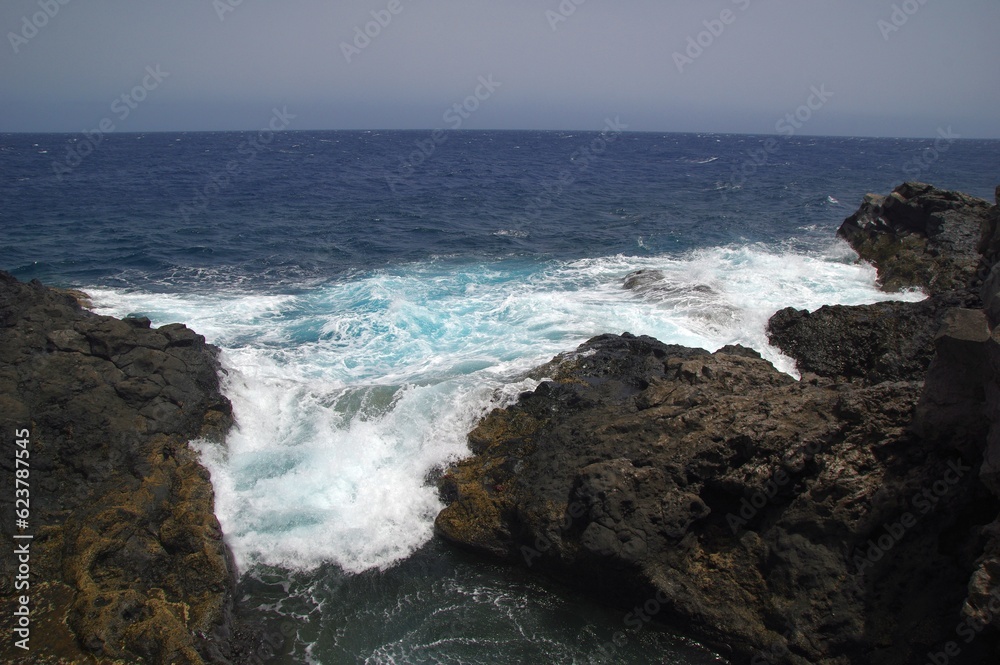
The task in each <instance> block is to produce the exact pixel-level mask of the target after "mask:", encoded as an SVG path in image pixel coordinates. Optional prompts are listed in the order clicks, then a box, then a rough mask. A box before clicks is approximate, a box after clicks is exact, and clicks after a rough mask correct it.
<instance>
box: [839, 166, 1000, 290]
mask: <svg viewBox="0 0 1000 665" xmlns="http://www.w3.org/2000/svg"><path fill="white" fill-rule="evenodd" d="M991 208H992V206H991V205H990V203H989V202H987V201H984V200H982V199H978V198H975V197H973V196H968V195H967V194H962V193H961V192H953V191H948V190H941V189H937V188H936V187H933V186H932V185H928V184H924V183H919V182H907V183H903V184H902V185H900V186H899V187H897V188H896V189H895V190H893V192H892V193H891V194H890V195H889V196H881V195H878V194H868V195H867V196H866V197H865V199H864V202H863V203H862V205H861V208H860V209H859V210H858V211H857V212H856V213H855V214H854V215H852V216H851V217H849V218H847V219H846V220H845V221H844V223H843V225H841V227H840V230H839V231H838V234H839V235H840V236H842V237H843V238H845V239H846V240H847V241H848V242H849V243H850V244H851V247H853V248H854V249H855V250H856V251H857V252H858V254H859V255H860V256H861V258H862V259H864V260H866V261H869V262H871V263H873V264H874V265H875V266H876V267H877V268H878V276H879V281H880V283H881V284H882V286H883V287H884V288H885V289H886V290H887V291H898V290H901V289H905V288H914V287H915V288H922V289H925V290H927V292H928V293H930V294H935V293H943V292H946V291H953V290H956V289H967V288H969V287H972V286H979V283H980V281H981V279H982V275H981V273H980V270H979V269H980V260H981V255H980V253H979V246H980V244H981V242H982V237H983V233H984V228H985V226H986V225H987V223H988V219H989V215H990V213H991Z"/></svg>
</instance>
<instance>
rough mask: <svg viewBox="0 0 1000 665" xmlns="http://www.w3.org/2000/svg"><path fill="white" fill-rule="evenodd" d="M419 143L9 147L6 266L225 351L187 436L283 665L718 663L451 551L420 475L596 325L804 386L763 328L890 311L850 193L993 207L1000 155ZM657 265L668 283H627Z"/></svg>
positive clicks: (385, 135)
mask: <svg viewBox="0 0 1000 665" xmlns="http://www.w3.org/2000/svg"><path fill="white" fill-rule="evenodd" d="M431 136H432V135H431V133H430V132H287V133H279V134H274V135H259V134H256V133H181V134H171V133H163V134H142V135H138V134H129V135H125V134H122V135H110V136H107V137H105V138H104V139H103V140H102V141H100V142H99V143H97V144H96V145H94V144H93V142H92V141H90V140H88V139H86V138H85V137H84V136H83V135H56V134H46V135H0V268H2V269H5V270H9V271H10V272H13V273H14V274H15V275H16V276H18V277H19V278H21V279H23V280H27V279H31V278H39V279H41V280H42V281H45V282H47V283H50V284H55V285H62V286H73V287H77V288H82V289H84V290H86V291H88V292H89V293H90V294H91V295H92V296H93V300H94V305H95V309H96V310H97V311H100V312H102V313H109V314H114V315H117V316H124V315H127V314H143V315H146V316H149V317H150V318H151V319H153V320H154V323H155V324H163V323H168V322H173V321H181V322H184V323H187V324H188V325H190V326H191V327H193V328H194V329H195V330H197V331H198V332H200V333H202V334H205V335H206V336H207V337H208V338H209V340H210V341H211V342H213V343H215V344H217V345H219V346H220V347H221V348H222V349H223V362H224V365H225V367H226V369H227V374H226V375H225V377H224V383H225V390H226V392H227V394H228V395H229V397H230V398H231V399H232V401H233V404H234V407H235V410H236V415H237V419H238V428H237V429H236V430H234V431H233V432H232V434H231V435H230V436H229V438H228V440H227V441H226V442H225V444H224V445H218V444H209V443H202V442H199V443H196V446H197V447H198V448H199V450H200V451H201V453H202V456H203V459H204V461H205V463H206V465H207V466H208V467H209V469H210V470H211V472H212V478H213V483H214V485H215V488H216V495H217V512H218V514H219V518H220V520H221V521H222V524H223V527H224V530H225V532H226V538H227V540H228V542H229V544H230V546H231V547H232V549H233V551H234V553H235V555H236V559H237V563H238V565H239V568H240V572H241V574H242V583H241V592H242V593H243V594H244V595H245V597H246V599H247V603H248V605H249V606H251V607H259V608H260V610H261V612H262V613H266V615H267V616H270V617H276V618H275V619H274V620H275V621H276V622H278V623H279V624H280V626H281V627H282V628H283V629H284V632H285V633H286V635H287V636H288V637H289V640H288V646H287V649H286V652H287V653H286V654H285V655H284V656H283V657H282V660H281V662H284V663H300V662H309V663H324V664H332V663H355V662H364V663H520V662H529V661H538V662H552V663H590V662H600V661H599V658H600V654H601V652H600V651H599V647H600V645H602V644H606V643H607V642H608V641H609V640H610V639H611V638H612V636H614V635H615V634H619V642H620V644H617V645H614V646H613V647H612V648H611V649H610V661H609V662H621V663H660V662H664V663H685V664H701V663H712V662H719V661H717V659H716V658H715V656H713V655H712V654H711V653H710V651H708V650H706V649H704V648H702V647H699V646H698V645H697V644H694V643H691V642H689V641H687V640H685V639H683V638H680V637H677V636H674V635H672V634H671V633H670V632H669V631H668V630H666V629H665V628H663V627H660V626H656V625H649V626H647V627H645V628H643V629H642V630H638V631H637V630H635V629H633V628H629V627H627V626H626V625H625V622H624V619H625V615H626V612H627V608H625V609H623V608H606V607H601V606H599V605H596V604H594V603H592V602H589V601H588V600H586V599H585V597H583V596H581V595H578V594H575V593H570V592H568V591H566V590H564V589H559V588H557V587H555V586H554V585H553V584H551V583H549V582H547V581H546V580H544V579H540V578H537V577H534V576H532V575H531V574H530V572H528V571H523V570H520V569H515V568H510V567H506V566H500V565H495V564H492V563H489V562H483V561H481V560H477V559H475V558H474V557H470V556H468V555H464V554H462V553H458V552H455V551H454V550H452V549H450V548H448V547H445V546H443V545H442V544H441V543H439V542H437V541H435V540H434V539H433V537H432V522H433V518H434V515H435V514H436V513H437V511H438V510H439V509H440V507H441V506H440V503H439V500H438V498H437V496H436V494H435V492H434V490H433V488H432V487H431V486H429V485H428V483H427V482H426V478H427V476H428V474H429V473H431V472H432V471H433V470H434V469H435V468H438V467H440V466H441V465H442V464H445V463H447V462H448V461H449V460H454V459H456V458H458V457H461V456H463V455H465V454H467V449H466V446H465V433H466V432H467V431H468V430H469V429H470V428H471V427H472V425H473V424H474V423H475V422H476V420H477V419H478V418H479V417H481V416H482V415H483V414H484V413H486V412H487V411H488V410H489V409H490V408H492V407H494V406H498V405H503V404H505V403H508V402H509V401H510V400H512V399H514V397H515V396H516V395H517V394H518V393H519V392H520V391H522V390H525V389H528V388H530V387H532V386H533V385H534V383H533V382H532V381H531V380H528V379H526V378H524V372H525V371H526V370H527V369H529V368H531V367H533V366H535V365H537V364H539V363H541V362H544V361H546V360H548V359H549V358H551V357H552V356H553V355H555V354H556V353H559V352H562V351H566V350H569V349H572V348H573V347H575V346H576V345H577V344H579V343H580V342H582V341H584V340H586V339H587V338H589V337H590V336H592V335H595V334H599V333H603V332H623V331H626V330H627V331H630V332H632V333H636V334H651V335H654V336H656V337H658V338H660V339H662V340H664V341H667V342H675V343H682V344H688V345H693V346H702V347H705V348H708V349H710V350H714V349H715V348H718V347H720V346H722V345H724V344H728V343H742V344H746V345H750V346H753V347H755V348H757V349H758V350H760V351H761V352H762V353H763V354H764V355H765V357H767V358H768V359H770V360H772V362H774V363H775V364H776V365H777V366H778V367H779V368H781V369H783V370H786V371H791V370H792V366H791V363H790V362H789V361H788V359H787V358H784V357H782V356H781V355H780V354H778V353H777V351H776V350H774V349H773V348H771V347H769V346H768V345H767V340H766V337H765V335H764V325H765V323H766V321H767V318H768V317H769V316H770V315H771V314H772V313H773V312H774V311H775V310H777V309H779V308H781V307H784V306H788V305H794V306H797V307H804V308H815V307H819V306H821V305H823V304H828V303H863V302H872V301H875V300H879V299H885V298H887V297H889V296H887V294H884V293H881V292H879V291H878V290H877V289H876V288H875V285H874V277H875V274H874V271H873V270H872V269H871V268H870V267H868V266H864V265H858V264H857V263H856V262H855V261H854V257H853V254H852V253H851V251H850V250H849V248H847V247H846V245H843V244H842V243H840V242H838V241H836V240H835V239H834V232H835V230H836V228H837V226H838V225H839V224H840V222H841V221H842V220H843V219H844V217H846V216H847V215H849V214H850V213H851V212H853V211H854V210H855V209H856V208H857V205H858V203H859V202H860V200H861V197H862V196H863V195H864V194H865V193H866V192H869V191H875V192H883V193H884V192H888V191H889V190H890V189H891V188H892V187H893V186H895V185H897V184H899V183H900V182H902V181H903V180H905V179H914V178H919V179H921V180H924V181H927V182H932V183H934V184H936V185H938V186H940V187H947V188H954V189H960V190H963V191H965V192H968V193H970V194H973V195H977V196H981V197H984V198H988V199H990V200H992V196H993V189H994V186H995V185H996V184H997V183H1000V157H998V155H1000V150H998V148H1000V142H997V141H955V142H952V143H947V144H943V145H942V143H941V142H939V143H938V145H937V149H936V150H935V149H934V148H935V146H934V142H933V141H925V140H904V139H891V140H888V139H850V138H814V137H792V138H784V137H782V138H779V139H778V140H777V148H776V149H772V150H770V151H767V150H765V149H764V148H765V145H766V143H765V142H766V140H767V138H768V137H763V136H730V135H679V134H640V133H625V134H606V135H604V136H601V135H599V134H597V133H587V132H456V133H448V134H446V135H445V136H446V140H445V141H444V142H440V141H439V142H437V143H435V142H434V141H433V140H430V141H429V140H428V139H430V138H431ZM429 146H433V150H432V151H431V150H430V148H429ZM428 153H429V154H428ZM641 268H650V269H658V270H660V271H662V272H663V273H664V275H665V276H666V279H667V281H668V284H669V286H670V288H666V289H661V290H659V291H657V293H655V294H646V295H641V294H636V293H634V292H631V291H627V290H624V289H623V288H622V281H623V278H624V277H625V276H626V275H627V274H628V273H629V272H631V271H634V270H637V269H641ZM895 297H899V298H908V299H918V298H920V297H921V295H920V294H901V295H897V296H895Z"/></svg>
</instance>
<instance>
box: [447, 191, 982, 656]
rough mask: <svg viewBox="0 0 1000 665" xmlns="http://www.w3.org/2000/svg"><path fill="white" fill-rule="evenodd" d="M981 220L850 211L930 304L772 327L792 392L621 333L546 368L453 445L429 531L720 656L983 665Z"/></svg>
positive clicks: (751, 361)
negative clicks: (457, 448)
mask: <svg viewBox="0 0 1000 665" xmlns="http://www.w3.org/2000/svg"><path fill="white" fill-rule="evenodd" d="M991 224H992V226H991ZM997 226H998V224H997V208H996V207H993V206H990V205H989V204H987V203H986V202H984V201H981V200H979V199H974V198H973V197H968V196H966V195H964V194H960V193H957V192H945V191H942V190H937V189H935V188H933V187H931V186H929V185H923V184H920V183H908V184H906V185H903V186H901V187H900V188H897V190H896V191H895V192H893V194H892V195H890V196H889V197H878V196H875V195H869V196H868V197H866V199H865V202H864V203H863V205H862V207H861V209H860V210H859V211H858V213H857V214H855V215H854V216H852V217H851V218H849V219H848V220H846V221H845V224H844V227H843V230H842V233H843V235H845V237H847V238H848V240H849V241H850V242H851V243H852V245H854V246H855V247H856V248H857V249H858V251H859V253H860V254H861V256H862V257H864V258H867V259H869V260H873V261H874V262H875V263H876V267H877V268H878V270H879V275H880V280H881V282H882V284H883V285H884V287H885V288H887V289H899V288H907V287H920V288H923V289H925V290H926V292H928V293H929V294H931V297H930V298H928V299H927V300H925V301H923V302H919V303H881V304H877V305H870V306H863V307H829V308H823V309H821V310H818V311H817V312H812V313H809V312H799V311H795V310H784V311H783V312H779V313H778V314H777V315H776V316H775V317H774V318H773V319H772V321H771V323H770V326H769V333H770V335H771V339H772V341H773V342H774V343H775V344H776V345H778V346H779V347H780V348H781V349H782V350H783V351H785V352H786V353H788V354H789V355H790V356H792V357H793V358H795V359H796V361H797V363H798V366H799V369H800V370H801V371H802V372H803V380H802V381H795V380H793V379H792V378H790V377H788V376H787V375H784V374H781V373H779V372H777V371H776V370H775V369H774V368H773V367H772V366H771V365H770V364H769V363H767V362H765V361H763V360H762V359H761V358H760V357H759V356H758V355H757V354H756V353H754V352H753V351H749V350H747V349H743V348H740V347H727V348H724V349H721V350H719V351H717V352H716V353H712V354H709V353H707V352H705V351H701V350H697V349H687V348H683V347H677V346H670V345H665V344H662V343H660V342H658V341H656V340H653V339H651V338H644V337H633V336H630V335H627V334H626V335H623V336H616V335H604V336H601V337H597V338H594V339H592V340H590V341H589V342H587V343H586V344H584V345H583V346H581V347H580V348H579V349H577V350H576V351H574V352H572V353H569V354H566V355H564V356H560V357H557V358H556V359H555V360H554V361H553V362H552V363H550V364H549V365H547V366H544V367H542V368H540V369H539V370H538V371H537V375H538V376H546V377H548V380H546V381H544V382H542V383H541V384H540V385H539V387H538V388H537V389H536V390H534V391H532V392H530V393H526V394H524V395H522V396H521V398H520V399H519V400H518V402H517V403H516V404H514V405H513V406H511V407H508V408H506V409H500V410H496V411H494V412H492V413H491V414H489V415H488V416H487V417H486V418H485V419H483V421H482V422H481V423H480V424H479V426H478V427H477V428H476V429H475V430H474V431H473V432H472V433H470V435H469V443H470V449H471V450H472V452H473V453H474V455H473V456H472V457H470V458H469V459H466V460H464V461H462V462H460V463H459V464H457V465H455V466H454V467H452V468H451V469H450V470H449V471H448V472H447V473H446V474H445V475H444V476H443V477H442V479H441V481H440V483H439V486H440V489H441V493H442V496H443V497H444V498H445V500H446V502H447V503H448V506H447V507H446V508H445V509H444V510H443V511H442V512H441V513H440V514H439V516H438V519H437V522H436V526H437V530H438V533H439V534H441V535H442V536H443V537H444V538H446V539H448V540H450V541H452V542H454V543H456V544H459V545H461V546H463V547H467V548H471V549H473V550H476V551H479V552H482V553H484V554H486V555H489V556H493V557H500V558H503V559H506V560H509V561H512V562H516V563H520V564H523V565H527V566H529V567H531V568H533V569H536V570H539V571H542V572H544V573H546V574H548V575H551V576H555V577H557V578H559V579H562V580H564V581H566V582H567V583H570V584H574V585H577V586H579V587H582V588H585V589H588V590H591V591H592V592H594V593H595V594H597V595H599V596H600V597H602V598H604V599H606V600H608V601H610V602H613V603H616V604H618V605H620V606H622V608H623V612H628V611H629V610H630V609H632V611H633V612H634V609H635V608H639V607H642V606H643V605H644V604H645V603H646V602H647V601H651V600H655V603H654V604H655V605H656V606H657V607H659V608H660V611H659V612H658V614H657V618H659V619H663V620H666V621H667V622H668V623H669V624H671V625H673V626H677V627H683V628H684V629H686V630H688V631H690V632H691V633H693V634H695V635H696V636H698V637H700V638H701V639H703V640H707V641H708V642H709V643H710V644H714V645H716V646H717V647H718V648H719V649H720V651H722V652H723V653H725V654H726V655H728V656H730V657H731V658H732V659H733V660H734V662H739V663H745V662H754V663H762V662H769V663H778V664H785V663H788V664H791V663H795V664H801V663H823V664H827V665H833V664H842V663H884V664H897V663H898V664H900V665H902V664H904V663H905V664H909V663H925V662H928V660H929V658H930V656H929V654H945V653H948V654H949V655H948V662H950V663H984V662H998V658H1000V650H998V644H1000V632H998V630H997V629H998V628H1000V618H998V617H1000V612H996V611H993V610H991V607H993V608H994V609H996V608H1000V526H998V525H1000V519H998V516H1000V427H998V426H997V425H996V423H1000V383H998V381H997V378H996V377H998V376H1000V330H997V329H996V328H993V329H992V332H991V329H990V327H989V324H990V323H991V322H990V321H989V317H988V316H987V313H985V312H984V311H983V310H982V301H981V299H980V296H981V293H982V288H983V279H984V277H986V276H988V275H989V273H990V271H991V270H992V268H993V263H994V262H995V261H996V258H997V256H996V254H997V253H998V251H996V250H995V249H994V250H990V249H989V248H1000V239H998V238H997V237H996V234H997ZM980 250H982V253H980ZM991 251H992V254H991ZM632 277H634V278H635V279H633V280H632V283H631V284H627V285H626V286H627V287H629V288H634V289H641V288H646V287H647V283H653V284H655V281H656V279H655V278H656V275H638V276H630V278H632ZM996 281H997V283H1000V278H997V280H996ZM982 298H983V299H986V296H985V295H983V296H982ZM625 616H626V618H627V617H628V616H629V615H627V614H626V615H625ZM956 653H957V655H954V654H956ZM611 657H612V659H613V654H612V655H611ZM942 657H943V656H942Z"/></svg>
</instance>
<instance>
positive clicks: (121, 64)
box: [0, 0, 1000, 138]
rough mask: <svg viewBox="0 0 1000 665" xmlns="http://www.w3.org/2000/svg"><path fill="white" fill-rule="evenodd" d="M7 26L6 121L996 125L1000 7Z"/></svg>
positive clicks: (161, 18)
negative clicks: (277, 117)
mask: <svg viewBox="0 0 1000 665" xmlns="http://www.w3.org/2000/svg"><path fill="white" fill-rule="evenodd" d="M61 2H65V3H66V4H60V3H61ZM576 3H580V4H576ZM45 6H47V7H48V11H49V13H50V14H54V15H53V16H51V17H50V16H48V15H46V14H45V13H44V11H43V8H44V7H45ZM560 7H562V11H560ZM390 9H394V10H396V13H395V14H392V13H391V12H390ZM224 10H225V11H224ZM571 10H572V13H571ZM373 11H374V12H376V16H378V15H380V16H381V18H382V19H383V22H386V21H385V19H386V18H387V17H391V22H387V23H388V24H387V25H386V26H385V27H381V26H378V25H377V24H375V23H372V24H371V25H368V26H367V27H368V31H369V32H370V33H373V34H374V33H376V32H378V34H377V36H376V37H374V38H372V39H371V40H370V43H367V45H365V43H366V42H365V41H364V39H359V40H358V42H357V43H358V44H360V45H365V46H364V48H363V49H358V50H357V51H352V52H351V53H349V54H348V55H349V56H350V60H351V61H350V62H348V58H347V57H346V56H345V53H344V48H343V46H342V44H345V43H346V44H350V45H351V46H354V42H355V38H356V35H357V32H356V28H358V29H360V30H361V31H363V30H364V29H365V27H366V24H368V23H369V22H372V21H374V20H375V19H374V18H373V15H372V13H371V12H373ZM380 12H381V14H379V13H380ZM723 12H729V13H727V14H723ZM720 16H721V17H722V18H723V19H726V21H728V24H726V23H724V22H723V21H722V20H720ZM220 17H221V18H220ZM557 18H558V19H563V18H565V20H558V21H557ZM705 21H708V22H709V24H708V25H707V26H706V24H705ZM713 21H714V22H713ZM880 21H881V22H882V23H881V24H880ZM376 28H377V30H376ZM897 28H898V29H897ZM710 29H714V31H715V32H716V33H718V34H717V35H713V34H711V32H710ZM0 30H2V32H3V35H4V40H3V44H2V45H0V52H2V55H0V131H71V132H77V131H82V130H91V129H94V128H97V127H99V126H100V123H101V121H102V120H108V121H109V122H111V123H112V124H114V126H115V130H116V131H151V130H218V129H248V130H250V129H260V128H262V127H264V126H266V124H267V123H268V122H269V120H270V119H271V117H272V109H274V108H275V107H277V108H279V109H284V108H286V107H287V111H288V113H289V114H292V115H294V116H295V118H294V119H291V120H290V122H289V124H288V128H289V129H374V128H400V129H408V128H412V129H431V128H435V127H442V128H447V127H453V126H454V125H455V122H456V119H457V118H461V123H460V126H461V128H468V129H508V128H533V129H593V130H595V131H596V130H600V129H602V128H603V126H604V122H605V118H608V117H610V118H614V117H616V116H617V117H619V118H620V121H621V122H622V123H625V124H627V125H628V128H629V129H630V130H654V131H711V132H752V133H773V132H775V131H777V130H776V124H777V123H778V122H779V121H780V120H781V119H782V118H784V117H785V116H786V114H788V113H793V114H794V113H795V112H796V111H797V110H798V111H799V120H801V119H802V118H807V120H806V121H805V122H801V123H800V124H801V127H796V131H798V132H799V133H802V134H834V135H837V134H849V135H871V136H934V135H935V133H936V132H937V131H938V129H939V128H942V129H943V128H947V127H951V129H952V132H953V133H954V134H958V135H960V136H962V137H968V138H998V137H1000V122H998V119H1000V38H998V31H1000V2H998V1H997V0H948V1H946V0H906V1H905V2H904V1H901V0H616V1H612V0H575V2H574V0H563V1H562V3H560V1H559V0H354V1H350V0H348V1H341V2H334V1H332V0H282V1H281V2H275V1H272V2H266V1H265V0H242V2H241V1H240V0H169V1H168V0H86V1H85V0H4V1H3V4H2V6H0ZM699 33H703V34H701V35H700V36H699ZM689 38H690V39H692V40H695V41H697V40H699V38H700V41H701V42H702V45H704V46H697V47H696V46H692V45H691V42H689ZM689 49H690V50H689ZM699 49H701V50H700V52H699ZM15 51H16V52H15ZM678 53H679V54H682V55H683V56H684V57H685V58H688V57H690V60H688V61H684V60H680V61H679V60H678V57H677V56H676V55H675V54H678ZM691 56H696V57H691ZM156 66H159V68H160V71H161V72H163V75H162V76H161V77H159V79H157V78H152V77H151V76H150V74H148V72H147V69H146V68H147V67H150V68H153V69H154V70H155V68H156ZM480 77H483V78H484V79H489V78H490V77H492V80H493V81H494V82H495V83H497V84H499V86H498V87H496V88H495V89H493V90H492V91H490V90H488V89H487V88H485V87H481V86H482V84H481V83H479V78H480ZM144 81H145V84H146V88H147V89H141V88H140V89H138V90H137V91H136V94H135V95H133V94H132V91H133V90H134V89H135V88H136V86H142V84H143V82H144ZM477 87H478V92H479V94H480V97H482V98H483V99H482V100H475V102H473V101H471V100H470V101H469V102H468V106H467V107H466V108H475V111H474V112H471V113H470V112H465V110H464V109H463V112H462V114H461V115H456V114H455V112H454V109H453V105H454V104H456V103H462V102H463V100H466V98H467V97H469V96H470V95H474V94H475V93H476V92H477ZM813 88H814V89H815V90H817V91H822V92H823V93H824V94H823V97H825V98H826V99H824V100H821V99H820V97H812V98H811V99H810V95H812V94H813V93H812V92H811V89H813ZM828 93H832V95H830V94H828ZM122 95H126V99H125V100H122ZM140 97H143V98H144V99H142V101H138V98H140ZM116 100H117V101H116ZM808 102H811V103H812V105H813V107H814V109H812V110H809V111H808V112H807V111H805V110H802V109H800V108H799V107H800V106H802V105H803V104H806V103H808ZM477 106H478V108H476V107H477ZM126 109H127V111H128V113H127V114H125V110H126ZM449 109H452V114H451V115H450V116H446V113H447V112H448V111H449ZM123 115H124V117H123ZM465 116H467V117H465ZM446 117H447V118H448V119H446ZM797 122H798V121H797Z"/></svg>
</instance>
